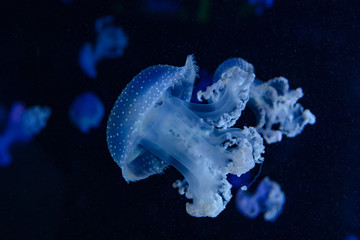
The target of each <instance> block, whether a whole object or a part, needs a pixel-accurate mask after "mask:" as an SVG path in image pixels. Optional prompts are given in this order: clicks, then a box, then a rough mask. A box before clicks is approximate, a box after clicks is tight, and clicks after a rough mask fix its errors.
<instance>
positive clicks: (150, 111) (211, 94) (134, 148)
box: [106, 55, 288, 217]
mask: <svg viewBox="0 0 360 240" xmlns="http://www.w3.org/2000/svg"><path fill="white" fill-rule="evenodd" d="M197 72H198V67H197V66H196V64H195V61H194V58H193V56H191V55H189V56H188V57H187V59H186V63H185V66H183V67H175V66H170V65H157V66H152V67H149V68H147V69H145V70H143V71H142V72H140V73H139V74H138V75H136V76H135V77H134V79H133V80H132V81H131V82H130V83H129V84H128V85H127V86H126V87H125V89H124V90H123V91H122V93H121V94H120V96H119V97H118V99H117V101H116V102H115V104H114V107H113V109H112V110H111V113H110V116H109V119H108V124H107V133H106V135H107V144H108V148H109V151H110V154H111V156H112V157H113V159H114V160H115V162H116V163H117V164H118V165H119V166H120V167H121V169H122V174H123V177H124V179H125V180H126V181H127V182H131V181H138V180H142V179H145V178H147V177H149V176H151V175H154V174H159V173H162V172H163V171H164V169H166V168H167V167H168V166H169V165H171V166H173V167H175V168H176V169H177V170H178V171H179V172H180V173H181V174H182V175H183V176H184V179H183V180H177V181H176V182H175V183H174V184H173V187H175V188H178V191H179V193H180V194H184V195H185V196H186V198H188V199H191V200H192V201H191V203H190V202H188V203H187V204H186V211H187V212H188V214H190V215H191V216H195V217H216V216H217V215H218V214H219V213H220V212H222V211H223V210H224V209H225V206H226V204H227V203H228V202H229V201H230V199H231V197H232V196H231V191H230V188H231V184H230V183H229V182H228V180H227V175H228V174H234V175H237V176H242V175H243V174H245V173H247V172H248V171H249V170H250V169H252V168H253V167H254V166H255V164H257V163H262V162H263V157H262V156H261V155H262V153H263V152H264V145H263V139H262V137H261V135H260V134H259V133H258V132H257V130H256V128H253V127H244V128H243V129H238V128H232V126H233V125H234V124H235V123H236V121H237V120H238V119H239V117H240V116H241V112H242V110H243V109H244V108H245V106H246V104H247V103H248V101H249V99H250V91H251V87H252V85H253V83H254V79H255V74H254V68H253V66H252V65H251V64H250V63H248V62H246V61H245V60H243V59H241V58H236V59H230V60H227V61H225V62H223V63H222V64H221V65H220V66H219V67H218V69H217V70H216V72H215V74H214V77H213V79H214V81H213V84H212V85H210V86H208V87H207V88H206V90H204V91H201V90H200V91H198V92H197V94H196V96H197V100H198V101H199V102H200V103H194V102H191V98H192V95H193V89H194V82H195V77H196V76H197ZM260 107H261V106H260ZM286 113H288V112H285V113H284V114H286ZM270 193H272V191H270ZM270 193H269V194H270ZM271 196H272V195H271ZM266 203H267V204H268V205H270V203H271V202H270V201H268V202H266ZM268 205H266V206H268ZM261 207H262V205H261ZM268 207H269V208H270V206H268ZM269 211H270V210H269ZM270 214H271V213H270V212H269V213H268V215H270Z"/></svg>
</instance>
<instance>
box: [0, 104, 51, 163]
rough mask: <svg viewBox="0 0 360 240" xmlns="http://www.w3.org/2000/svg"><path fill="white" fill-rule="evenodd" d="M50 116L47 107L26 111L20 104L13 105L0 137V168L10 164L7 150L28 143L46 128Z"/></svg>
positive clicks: (36, 107) (35, 107) (49, 110)
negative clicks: (15, 145) (13, 145)
mask: <svg viewBox="0 0 360 240" xmlns="http://www.w3.org/2000/svg"><path fill="white" fill-rule="evenodd" d="M50 114H51V109H50V108H49V107H40V106H34V107H30V108H27V109H26V108H25V105H24V104H22V103H15V104H13V106H12V108H11V110H10V114H9V117H8V121H7V126H6V129H5V131H4V132H3V134H2V135H1V136H0V166H7V165H9V164H10V163H11V155H10V152H9V149H10V147H11V146H12V144H14V143H16V142H27V141H30V140H31V139H32V138H33V137H34V136H35V135H37V134H38V133H39V132H40V131H41V130H42V129H43V128H44V127H45V126H46V122H47V120H48V118H49V117H50Z"/></svg>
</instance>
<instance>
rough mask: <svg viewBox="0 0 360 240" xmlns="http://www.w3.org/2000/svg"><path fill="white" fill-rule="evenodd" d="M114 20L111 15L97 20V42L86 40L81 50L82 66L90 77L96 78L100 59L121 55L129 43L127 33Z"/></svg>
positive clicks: (80, 59)
mask: <svg viewBox="0 0 360 240" xmlns="http://www.w3.org/2000/svg"><path fill="white" fill-rule="evenodd" d="M113 21H114V19H113V17H111V16H107V17H103V18H100V19H98V20H96V22H95V30H96V33H97V35H98V37H97V40H96V44H95V45H93V44H91V43H90V42H86V43H85V44H84V45H83V46H82V48H81V50H80V54H79V63H80V66H81V68H82V70H83V71H84V73H85V74H87V75H88V76H89V77H90V78H96V76H97V71H96V65H97V63H98V62H99V61H101V60H102V59H104V58H117V57H121V56H122V55H123V53H124V49H125V48H126V47H127V45H128V37H127V35H126V34H125V32H124V31H123V29H122V28H121V27H117V26H114V25H113Z"/></svg>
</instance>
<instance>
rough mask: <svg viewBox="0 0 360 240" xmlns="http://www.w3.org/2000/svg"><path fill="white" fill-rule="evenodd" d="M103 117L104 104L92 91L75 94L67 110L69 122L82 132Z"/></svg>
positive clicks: (98, 123) (98, 122)
mask: <svg viewBox="0 0 360 240" xmlns="http://www.w3.org/2000/svg"><path fill="white" fill-rule="evenodd" d="M103 117H104V105H103V103H102V102H101V100H100V99H99V98H98V97H97V96H96V95H95V94H94V93H92V92H86V93H83V94H80V95H79V96H77V97H76V98H75V100H74V102H73V103H72V105H71V107H70V111H69V118H70V120H71V122H72V123H73V124H74V125H76V126H77V127H78V128H79V129H80V130H81V131H82V132H83V133H88V132H89V130H90V128H96V127H98V126H99V125H100V123H101V121H102V119H103Z"/></svg>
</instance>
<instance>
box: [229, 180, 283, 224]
mask: <svg viewBox="0 0 360 240" xmlns="http://www.w3.org/2000/svg"><path fill="white" fill-rule="evenodd" d="M284 204H285V194H284V192H283V191H281V187H280V185H279V184H278V183H276V182H274V181H271V180H270V179H269V178H268V177H265V178H264V179H263V180H262V181H261V182H260V184H259V186H258V187H257V189H256V192H255V193H254V194H253V195H251V194H249V193H247V192H245V191H242V190H239V191H238V193H237V195H236V207H237V209H238V210H239V212H240V213H242V214H243V215H244V216H245V217H248V218H256V217H257V216H258V215H259V214H261V213H264V219H265V221H270V222H274V221H275V220H276V219H277V218H278V217H279V215H280V214H281V212H282V209H283V206H284Z"/></svg>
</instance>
